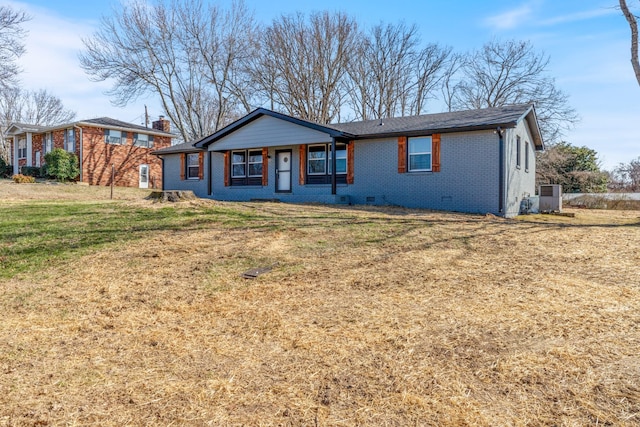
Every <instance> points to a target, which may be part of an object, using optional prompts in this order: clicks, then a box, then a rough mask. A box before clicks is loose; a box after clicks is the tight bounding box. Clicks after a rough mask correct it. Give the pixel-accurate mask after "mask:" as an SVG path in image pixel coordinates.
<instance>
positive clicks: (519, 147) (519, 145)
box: [516, 136, 522, 168]
mask: <svg viewBox="0 0 640 427" xmlns="http://www.w3.org/2000/svg"><path fill="white" fill-rule="evenodd" d="M521 165H522V141H521V140H520V137H519V136H516V167H517V168H520V166H521Z"/></svg>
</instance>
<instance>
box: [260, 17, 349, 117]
mask: <svg viewBox="0 0 640 427" xmlns="http://www.w3.org/2000/svg"><path fill="white" fill-rule="evenodd" d="M356 40H357V25H356V22H355V21H354V20H353V19H352V18H350V17H349V16H347V15H345V14H344V13H329V12H321V13H313V14H311V15H310V16H309V18H308V19H307V18H306V17H305V16H304V15H303V14H300V13H298V14H296V15H290V16H281V17H279V18H276V19H275V20H274V21H273V23H272V24H271V25H270V26H269V27H268V28H266V30H265V31H264V33H263V38H262V50H261V53H260V56H259V57H258V58H257V59H256V61H255V62H254V64H253V67H252V71H253V72H252V75H253V76H254V81H255V83H256V88H257V89H258V91H259V93H260V94H261V95H262V97H263V98H267V99H269V102H270V104H271V106H272V108H275V109H278V110H282V111H284V112H286V113H287V114H291V115H294V116H297V117H300V118H302V119H306V120H312V121H316V122H319V123H329V122H331V121H333V120H335V119H336V118H337V117H338V116H339V113H340V108H341V102H340V100H341V98H342V94H341V91H343V90H344V89H343V88H344V84H345V78H346V69H347V65H348V62H349V59H350V56H351V55H352V54H353V52H354V51H355V50H356V48H357V45H356Z"/></svg>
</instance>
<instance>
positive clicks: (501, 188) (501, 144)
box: [496, 126, 505, 214]
mask: <svg viewBox="0 0 640 427" xmlns="http://www.w3.org/2000/svg"><path fill="white" fill-rule="evenodd" d="M496 133H497V134H498V141H499V143H498V150H499V151H500V154H499V160H498V162H499V163H500V173H499V178H498V187H499V188H498V194H499V196H498V197H499V200H498V212H500V213H501V214H504V194H505V191H504V157H505V156H504V138H503V136H502V135H503V133H504V130H503V129H502V128H501V127H500V126H498V128H497V129H496Z"/></svg>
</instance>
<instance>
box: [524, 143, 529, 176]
mask: <svg viewBox="0 0 640 427" xmlns="http://www.w3.org/2000/svg"><path fill="white" fill-rule="evenodd" d="M524 170H525V172H529V143H528V142H527V141H525V142H524Z"/></svg>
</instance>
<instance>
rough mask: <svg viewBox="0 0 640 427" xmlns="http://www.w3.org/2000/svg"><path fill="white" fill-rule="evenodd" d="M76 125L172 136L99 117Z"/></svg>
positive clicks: (157, 130) (168, 133)
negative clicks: (81, 124) (84, 124)
mask: <svg viewBox="0 0 640 427" xmlns="http://www.w3.org/2000/svg"><path fill="white" fill-rule="evenodd" d="M78 123H86V124H89V125H94V126H100V127H106V128H123V129H131V130H139V131H140V132H147V133H150V132H151V133H156V134H165V135H171V136H173V134H172V133H170V132H165V131H163V130H160V129H153V128H148V127H145V126H141V125H134V124H133V123H127V122H123V121H121V120H116V119H112V118H110V117H99V118H96V119H89V120H80V121H79V122H78Z"/></svg>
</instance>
